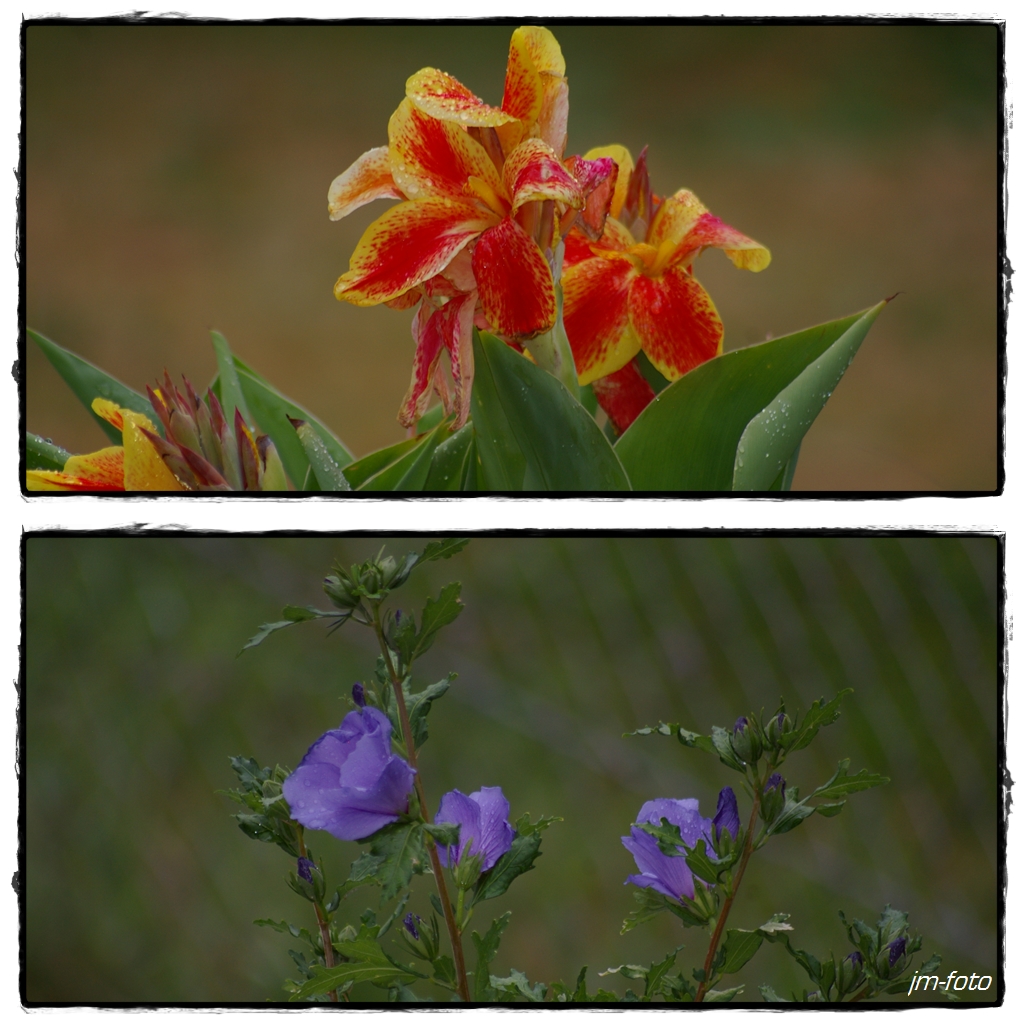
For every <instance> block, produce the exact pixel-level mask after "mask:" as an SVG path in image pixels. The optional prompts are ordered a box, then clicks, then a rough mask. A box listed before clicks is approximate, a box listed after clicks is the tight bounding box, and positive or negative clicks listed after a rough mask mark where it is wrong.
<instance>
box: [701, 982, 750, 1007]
mask: <svg viewBox="0 0 1024 1024" xmlns="http://www.w3.org/2000/svg"><path fill="white" fill-rule="evenodd" d="M743 988H744V986H743V985H737V986H736V987H735V988H723V989H717V988H713V989H711V990H710V991H708V992H705V993H704V1002H705V1003H731V1002H732V1001H733V999H735V998H736V996H738V995H739V994H740V993H741V992H742V991H743Z"/></svg>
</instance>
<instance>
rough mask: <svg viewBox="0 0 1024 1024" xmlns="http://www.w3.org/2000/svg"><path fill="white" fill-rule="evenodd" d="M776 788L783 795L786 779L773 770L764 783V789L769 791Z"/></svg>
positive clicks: (784, 793)
mask: <svg viewBox="0 0 1024 1024" xmlns="http://www.w3.org/2000/svg"><path fill="white" fill-rule="evenodd" d="M776 789H778V790H780V791H781V793H782V795H783V796H785V795H786V780H785V779H784V778H783V777H782V776H781V775H780V774H779V773H778V772H773V773H772V774H771V775H769V776H768V781H767V782H766V783H765V784H764V791H765V792H766V793H770V792H772V791H774V790H776Z"/></svg>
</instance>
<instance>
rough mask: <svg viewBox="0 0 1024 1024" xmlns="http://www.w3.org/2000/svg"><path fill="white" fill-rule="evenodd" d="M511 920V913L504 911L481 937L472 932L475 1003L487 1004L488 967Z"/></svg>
mask: <svg viewBox="0 0 1024 1024" xmlns="http://www.w3.org/2000/svg"><path fill="white" fill-rule="evenodd" d="M511 919H512V911H511V910H506V911H505V913H504V914H502V915H501V917H497V918H495V919H494V920H493V921H492V922H491V926H490V928H488V929H487V931H486V932H485V933H484V935H483V936H481V935H480V933H479V932H473V945H474V947H475V948H476V970H475V971H474V972H473V996H474V998H475V999H476V1000H477V1002H481V1003H483V1002H488V1001H489V1000H490V999H491V998H492V995H493V993H492V992H491V987H490V980H491V973H490V965H491V961H492V960H493V959H494V958H495V956H496V955H497V953H498V946H500V945H501V936H502V933H503V932H504V931H505V929H506V928H507V927H508V923H509V921H510V920H511Z"/></svg>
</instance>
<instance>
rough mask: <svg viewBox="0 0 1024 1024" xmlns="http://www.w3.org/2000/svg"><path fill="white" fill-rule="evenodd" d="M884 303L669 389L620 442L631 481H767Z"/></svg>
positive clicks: (670, 485) (761, 484)
mask: <svg viewBox="0 0 1024 1024" xmlns="http://www.w3.org/2000/svg"><path fill="white" fill-rule="evenodd" d="M884 305H885V303H884V302H883V303H880V304H879V305H877V306H875V307H873V308H872V309H869V310H867V311H865V312H864V313H860V314H857V315H855V316H851V317H846V318H844V319H842V320H836V321H834V322H832V323H828V324H823V325H821V326H819V327H812V328H810V329H808V330H806V331H800V332H799V333H797V334H791V335H787V336H786V337H783V338H776V339H775V340H773V341H769V342H765V343H764V344H762V345H752V346H751V347H749V348H745V349H740V350H738V351H736V352H728V353H726V354H725V355H723V356H719V357H718V358H717V359H712V360H710V361H709V362H706V363H703V364H702V365H701V366H698V367H697V368H696V369H695V370H691V371H690V372H689V373H687V374H686V375H685V376H683V377H681V378H680V379H679V380H677V381H676V382H675V383H674V384H672V385H670V386H669V387H667V388H666V389H665V390H664V391H662V392H661V394H659V395H658V397H657V398H656V399H655V401H653V402H651V404H650V405H648V406H647V408H646V409H644V411H643V412H642V413H641V414H640V415H639V416H638V417H637V419H636V420H635V421H634V423H633V424H632V426H630V428H629V429H628V430H627V431H626V432H625V433H624V434H623V435H622V437H621V438H620V439H619V441H618V443H617V444H616V446H615V451H616V453H617V454H618V456H619V458H620V459H621V461H622V465H623V467H624V468H625V470H626V472H627V474H628V475H629V479H630V480H631V481H632V484H633V489H634V490H638V491H729V490H733V489H747V490H751V489H753V490H766V489H768V488H769V487H770V486H771V485H772V483H773V482H774V481H775V479H776V477H778V476H779V474H780V472H781V471H782V470H783V468H784V467H785V466H786V465H787V463H788V462H789V460H790V457H791V456H792V455H793V454H794V451H795V449H796V446H797V445H798V444H799V442H800V440H801V438H802V437H803V435H804V433H806V431H807V429H808V428H809V427H810V425H811V423H812V422H813V420H814V417H815V416H816V415H817V413H818V411H820V409H821V406H822V405H823V404H824V401H825V398H827V396H828V394H829V393H831V391H832V389H833V388H834V387H835V385H836V383H837V382H838V380H839V377H841V376H842V372H843V371H844V370H845V369H846V366H847V364H848V363H849V360H850V359H851V358H852V357H853V354H854V352H856V350H857V347H858V346H859V345H860V342H861V341H862V340H863V338H864V336H865V334H866V333H867V331H868V328H869V327H870V326H871V323H872V322H873V321H874V319H875V317H876V316H877V315H878V313H879V312H880V311H881V309H882V308H883V307H884ZM837 372H838V376H837ZM783 403H785V406H786V407H785V408H783ZM741 441H742V443H743V446H744V451H743V452H742V453H741V452H740V450H739V448H740V444H741ZM766 456H767V457H766ZM741 460H742V465H741ZM762 464H763V465H762Z"/></svg>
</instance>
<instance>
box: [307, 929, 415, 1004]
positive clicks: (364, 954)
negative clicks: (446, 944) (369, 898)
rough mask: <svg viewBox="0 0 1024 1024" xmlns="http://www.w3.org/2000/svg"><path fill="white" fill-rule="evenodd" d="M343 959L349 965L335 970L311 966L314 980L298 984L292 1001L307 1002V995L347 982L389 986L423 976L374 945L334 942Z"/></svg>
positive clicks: (370, 943) (373, 943) (321, 993)
mask: <svg viewBox="0 0 1024 1024" xmlns="http://www.w3.org/2000/svg"><path fill="white" fill-rule="evenodd" d="M334 946H335V948H336V949H338V950H339V952H341V954H342V956H345V957H348V958H349V962H348V963H344V964H340V965H339V966H337V967H330V968H327V967H321V966H320V965H319V964H315V965H313V967H312V968H311V973H312V975H313V977H312V978H311V979H310V980H309V981H307V982H306V983H305V984H304V985H300V986H299V988H298V990H297V991H296V992H295V994H294V995H293V996H292V997H291V1001H292V1002H295V1001H296V1000H299V999H308V998H309V997H310V996H317V995H323V994H324V993H326V992H330V991H331V990H332V989H335V988H338V987H339V986H341V985H343V984H345V983H346V982H352V983H353V984H355V983H356V982H360V981H371V982H373V983H374V984H377V985H381V984H384V985H388V984H392V983H394V982H403V983H404V982H410V981H415V980H416V978H417V977H422V975H420V974H418V972H414V971H411V970H409V969H408V968H403V967H400V966H398V965H397V964H395V963H394V962H393V961H392V960H391V959H390V958H389V957H388V956H387V955H386V954H385V953H384V951H383V950H382V949H381V948H380V946H378V945H377V944H376V943H375V942H368V941H357V942H339V943H334Z"/></svg>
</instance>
